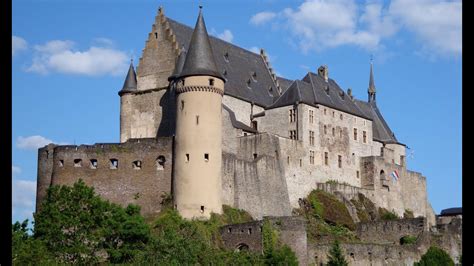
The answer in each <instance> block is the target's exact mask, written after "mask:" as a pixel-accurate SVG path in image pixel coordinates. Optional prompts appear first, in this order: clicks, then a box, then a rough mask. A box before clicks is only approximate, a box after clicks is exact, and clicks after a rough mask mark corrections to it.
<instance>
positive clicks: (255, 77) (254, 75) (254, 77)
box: [252, 71, 257, 81]
mask: <svg viewBox="0 0 474 266" xmlns="http://www.w3.org/2000/svg"><path fill="white" fill-rule="evenodd" d="M252 78H253V80H254V81H257V72H255V71H254V72H253V73H252Z"/></svg>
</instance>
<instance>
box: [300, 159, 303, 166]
mask: <svg viewBox="0 0 474 266" xmlns="http://www.w3.org/2000/svg"><path fill="white" fill-rule="evenodd" d="M302 166H303V160H302V159H300V167H302Z"/></svg>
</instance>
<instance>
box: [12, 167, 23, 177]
mask: <svg viewBox="0 0 474 266" xmlns="http://www.w3.org/2000/svg"><path fill="white" fill-rule="evenodd" d="M19 173H21V168H20V167H18V166H14V165H12V174H13V175H15V174H19Z"/></svg>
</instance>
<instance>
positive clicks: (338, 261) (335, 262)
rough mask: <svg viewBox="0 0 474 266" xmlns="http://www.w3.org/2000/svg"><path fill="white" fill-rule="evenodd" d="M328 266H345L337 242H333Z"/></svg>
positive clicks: (345, 263)
mask: <svg viewBox="0 0 474 266" xmlns="http://www.w3.org/2000/svg"><path fill="white" fill-rule="evenodd" d="M327 265H328V266H347V265H348V264H347V261H346V259H345V258H344V255H342V249H341V247H340V246H339V241H338V240H337V239H336V241H334V243H333V245H332V248H331V250H330V251H329V262H328V264H327Z"/></svg>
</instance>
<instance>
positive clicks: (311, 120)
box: [309, 110, 314, 124]
mask: <svg viewBox="0 0 474 266" xmlns="http://www.w3.org/2000/svg"><path fill="white" fill-rule="evenodd" d="M309 122H310V123H311V124H312V123H313V122H314V112H313V110H309Z"/></svg>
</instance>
